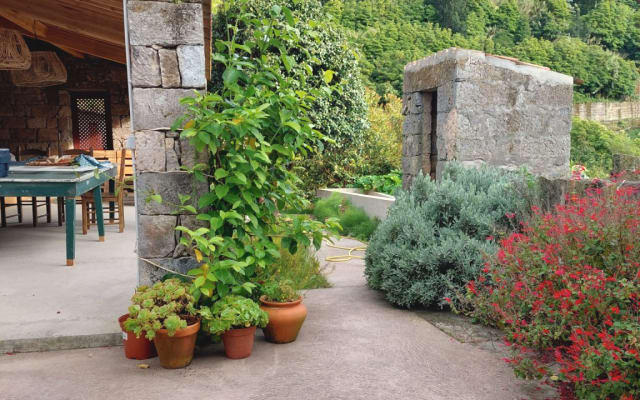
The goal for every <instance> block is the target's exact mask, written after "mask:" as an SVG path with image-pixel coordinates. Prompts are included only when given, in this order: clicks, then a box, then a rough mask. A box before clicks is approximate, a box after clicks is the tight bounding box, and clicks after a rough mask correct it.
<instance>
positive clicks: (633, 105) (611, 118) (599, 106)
mask: <svg viewBox="0 0 640 400" xmlns="http://www.w3.org/2000/svg"><path fill="white" fill-rule="evenodd" d="M573 115H574V116H575V117H578V118H581V119H587V120H591V121H598V122H601V123H603V124H613V123H616V122H620V121H627V120H640V102H636V101H623V102H616V103H584V104H574V105H573Z"/></svg>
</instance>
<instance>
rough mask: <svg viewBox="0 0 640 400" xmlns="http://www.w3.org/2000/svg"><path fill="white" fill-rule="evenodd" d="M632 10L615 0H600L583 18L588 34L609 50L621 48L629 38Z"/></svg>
mask: <svg viewBox="0 0 640 400" xmlns="http://www.w3.org/2000/svg"><path fill="white" fill-rule="evenodd" d="M633 16H634V11H633V9H632V8H631V7H629V6H628V5H626V4H623V3H620V2H618V1H615V0H602V1H600V2H599V3H598V4H597V5H596V7H595V8H594V9H592V10H591V11H589V13H588V14H586V15H585V16H584V17H583V18H584V20H585V24H586V26H587V30H588V35H589V37H591V38H594V39H596V40H598V41H599V42H600V43H602V45H603V46H605V47H606V48H607V49H610V50H619V49H621V48H622V47H623V46H624V45H625V43H626V42H627V41H629V40H630V37H629V33H630V29H629V28H630V26H631V25H632V22H633Z"/></svg>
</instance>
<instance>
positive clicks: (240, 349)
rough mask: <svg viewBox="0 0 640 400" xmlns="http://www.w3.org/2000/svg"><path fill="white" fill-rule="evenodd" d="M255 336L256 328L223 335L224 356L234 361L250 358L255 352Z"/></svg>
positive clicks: (242, 329) (235, 330) (228, 332)
mask: <svg viewBox="0 0 640 400" xmlns="http://www.w3.org/2000/svg"><path fill="white" fill-rule="evenodd" d="M255 334H256V327H255V326H250V327H248V328H238V329H231V330H229V331H226V332H225V333H223V334H222V343H224V354H226V355H227V357H229V358H231V359H234V360H237V359H240V358H247V357H249V356H250V355H251V351H252V350H253V339H254V337H255Z"/></svg>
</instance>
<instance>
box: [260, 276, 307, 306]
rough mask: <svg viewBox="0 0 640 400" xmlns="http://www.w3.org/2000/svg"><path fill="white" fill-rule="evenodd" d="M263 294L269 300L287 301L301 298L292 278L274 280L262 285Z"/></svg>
mask: <svg viewBox="0 0 640 400" xmlns="http://www.w3.org/2000/svg"><path fill="white" fill-rule="evenodd" d="M262 294H263V295H264V296H265V297H266V299H267V300H268V301H275V302H278V303H287V302H290V301H295V300H298V298H300V295H299V294H298V291H297V290H296V289H295V288H294V287H293V282H292V281H290V280H272V281H270V282H267V283H266V284H264V285H263V286H262Z"/></svg>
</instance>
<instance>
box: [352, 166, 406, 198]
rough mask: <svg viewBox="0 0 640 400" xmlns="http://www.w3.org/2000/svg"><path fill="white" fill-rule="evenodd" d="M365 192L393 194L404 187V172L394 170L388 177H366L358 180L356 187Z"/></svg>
mask: <svg viewBox="0 0 640 400" xmlns="http://www.w3.org/2000/svg"><path fill="white" fill-rule="evenodd" d="M353 186H355V187H357V188H362V189H363V190H364V191H365V192H370V191H374V192H381V193H386V194H393V193H395V191H396V190H398V189H400V188H401V187H402V172H401V171H399V170H394V171H392V172H391V173H389V174H386V175H366V176H360V177H358V178H356V180H355V183H354V185H353Z"/></svg>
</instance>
